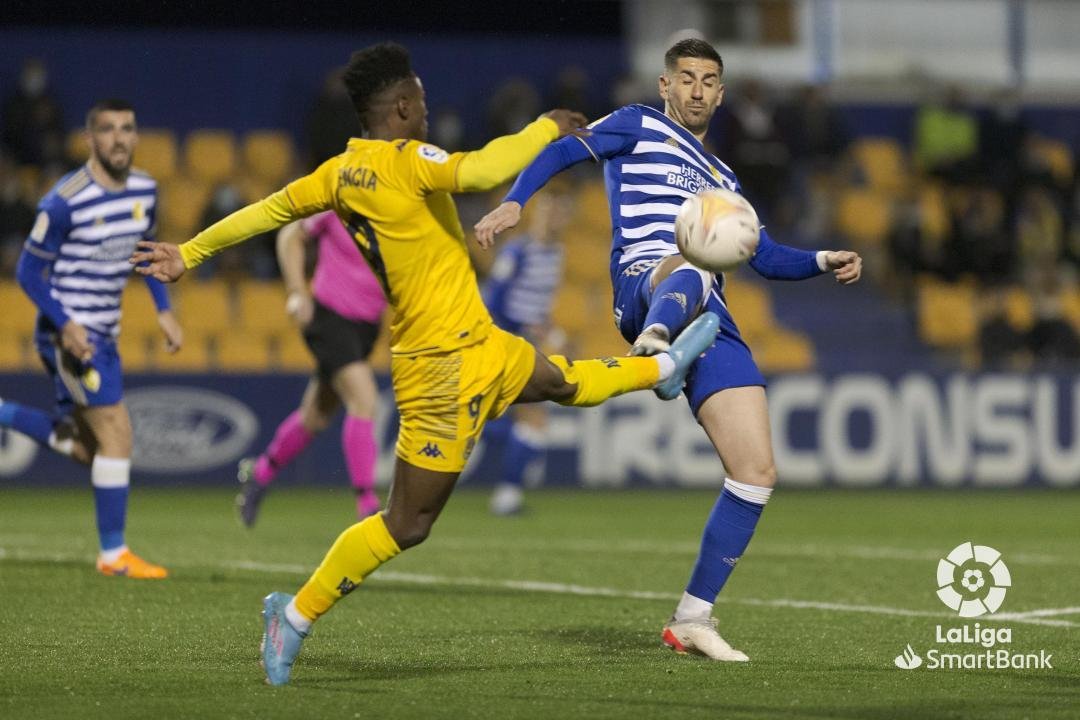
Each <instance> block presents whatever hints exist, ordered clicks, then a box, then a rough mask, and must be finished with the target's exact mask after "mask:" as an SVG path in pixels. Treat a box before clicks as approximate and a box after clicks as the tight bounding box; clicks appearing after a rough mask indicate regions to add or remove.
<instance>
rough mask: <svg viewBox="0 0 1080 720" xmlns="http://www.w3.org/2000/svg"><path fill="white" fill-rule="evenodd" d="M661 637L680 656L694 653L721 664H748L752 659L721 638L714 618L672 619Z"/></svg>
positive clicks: (665, 626)
mask: <svg viewBox="0 0 1080 720" xmlns="http://www.w3.org/2000/svg"><path fill="white" fill-rule="evenodd" d="M661 637H662V638H663V640H664V644H665V645H667V646H668V647H669V648H671V649H672V650H674V651H675V652H677V653H679V654H680V655H685V654H687V653H694V654H697V655H704V656H705V657H707V658H710V659H712V660H718V661H720V662H747V661H748V660H749V659H750V658H749V657H748V656H747V655H746V653H744V652H741V651H739V650H736V649H735V648H733V647H731V646H730V645H728V643H727V641H726V640H724V638H722V637H720V633H718V632H717V631H716V618H712V617H702V618H692V619H690V620H676V619H675V618H674V617H672V618H671V619H670V620H668V621H667V624H666V625H664V632H663V634H662V635H661Z"/></svg>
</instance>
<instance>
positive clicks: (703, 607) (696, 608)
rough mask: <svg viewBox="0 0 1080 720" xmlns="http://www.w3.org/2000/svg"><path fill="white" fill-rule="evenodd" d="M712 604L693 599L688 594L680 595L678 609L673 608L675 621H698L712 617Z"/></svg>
mask: <svg viewBox="0 0 1080 720" xmlns="http://www.w3.org/2000/svg"><path fill="white" fill-rule="evenodd" d="M712 607H713V604H712V603H711V602H706V601H704V600H702V599H701V598H697V597H694V596H693V595H691V594H690V593H688V592H684V593H683V594H682V600H679V605H678V607H676V608H675V620H676V621H680V620H698V619H700V618H707V617H709V616H711V615H712Z"/></svg>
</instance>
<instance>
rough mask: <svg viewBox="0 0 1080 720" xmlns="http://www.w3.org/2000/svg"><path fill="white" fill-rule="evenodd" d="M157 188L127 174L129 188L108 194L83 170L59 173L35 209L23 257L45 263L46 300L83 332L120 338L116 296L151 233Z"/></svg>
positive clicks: (137, 175) (143, 177) (150, 181)
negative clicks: (52, 301) (136, 252)
mask: <svg viewBox="0 0 1080 720" xmlns="http://www.w3.org/2000/svg"><path fill="white" fill-rule="evenodd" d="M156 215H157V183H156V182H155V181H154V179H153V178H151V177H150V176H149V175H147V174H145V173H143V172H140V171H137V170H132V171H131V173H130V174H129V175H128V179H127V186H126V187H125V188H124V189H123V190H121V191H119V192H113V191H110V190H106V189H105V188H103V187H102V186H101V185H99V184H98V183H97V182H96V181H95V180H94V179H93V176H92V175H91V174H90V170H89V169H88V168H87V167H86V166H83V167H81V168H79V169H78V170H75V171H74V172H71V173H69V174H67V175H65V176H64V177H63V178H61V179H60V181H59V182H57V183H56V185H55V186H54V187H53V188H52V190H50V191H49V193H48V194H47V195H46V196H45V197H44V198H42V200H41V202H40V203H39V204H38V215H37V220H36V221H35V223H34V228H33V230H31V232H30V237H29V239H27V241H26V246H25V249H26V251H27V252H29V253H32V254H34V255H36V256H37V257H40V258H42V259H44V260H46V261H49V262H50V263H51V268H50V272H49V286H50V291H49V292H50V295H51V296H52V297H53V298H54V299H55V300H56V301H58V302H59V303H60V304H61V305H62V306H63V308H64V312H65V313H67V315H68V317H70V318H71V319H72V320H74V321H75V322H77V323H79V324H80V325H83V326H84V327H86V328H87V329H89V330H93V331H94V332H97V333H101V334H102V335H108V336H112V337H116V336H117V335H119V334H120V297H121V295H122V294H123V292H124V286H125V285H126V284H127V280H128V276H129V275H130V274H131V265H130V264H128V258H130V257H131V254H132V252H133V251H134V250H135V244H136V243H137V242H138V241H139V240H143V239H147V240H152V239H153V238H154V234H155V231H156Z"/></svg>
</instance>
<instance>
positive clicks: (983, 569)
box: [937, 542, 1012, 617]
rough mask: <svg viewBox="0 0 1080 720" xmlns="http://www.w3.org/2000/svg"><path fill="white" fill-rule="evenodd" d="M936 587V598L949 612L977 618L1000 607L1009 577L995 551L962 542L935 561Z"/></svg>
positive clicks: (1007, 569)
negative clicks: (953, 611) (936, 563)
mask: <svg viewBox="0 0 1080 720" xmlns="http://www.w3.org/2000/svg"><path fill="white" fill-rule="evenodd" d="M937 584H938V591H937V596H938V597H939V598H941V602H943V603H945V605H946V606H948V608H949V609H950V610H956V611H957V613H958V614H959V615H960V617H979V616H980V615H985V614H986V613H993V612H996V611H997V609H998V608H999V607H1001V603H1002V602H1003V601H1004V600H1005V590H1006V588H1009V587H1011V586H1012V576H1011V575H1010V574H1009V568H1008V567H1006V565H1005V563H1004V562H1002V560H1001V553H999V552H998V551H997V550H995V549H994V548H992V547H988V546H986V545H972V544H971V543H970V542H966V543H963V544H962V545H957V546H956V547H955V548H953V550H952V552H950V553H949V554H948V555H947V556H946V557H944V558H942V559H941V560H939V561H938V567H937Z"/></svg>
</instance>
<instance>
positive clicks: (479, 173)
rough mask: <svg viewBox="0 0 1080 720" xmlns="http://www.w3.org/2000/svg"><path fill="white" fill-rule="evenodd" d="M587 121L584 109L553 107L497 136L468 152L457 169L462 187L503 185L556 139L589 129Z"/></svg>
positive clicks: (458, 183)
mask: <svg viewBox="0 0 1080 720" xmlns="http://www.w3.org/2000/svg"><path fill="white" fill-rule="evenodd" d="M586 122H588V121H587V120H586V118H585V116H584V115H582V114H581V113H578V112H572V111H570V110H552V111H551V112H548V113H545V114H544V115H542V116H541V117H540V118H538V119H537V120H534V121H533V122H531V123H529V124H528V125H526V126H525V128H524V129H523V130H522V131H521V132H519V133H515V134H514V135H503V136H502V137H498V138H495V139H494V140H492V141H491V142H489V143H488V144H487V145H485V146H484V147H482V148H481V149H479V150H474V151H473V152H470V153H466V154H465V157H463V158H462V159H461V164H460V165H458V169H457V185H458V189H460V190H465V191H469V192H472V191H481V190H491V189H492V188H496V187H498V186H499V185H502V184H503V183H504V182H506V181H507V180H509V179H510V178H512V177H514V175H517V174H518V173H519V172H521V170H522V169H523V168H524V167H525V166H526V165H528V164H529V163H530V162H532V161H533V159H534V158H536V156H537V155H539V154H540V151H541V150H543V149H544V148H545V147H546V146H547V145H548V143H550V142H551V141H552V140H557V139H558V138H561V137H566V136H567V135H574V134H578V133H582V132H585V131H584V130H583V128H584V126H585V124H586Z"/></svg>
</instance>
